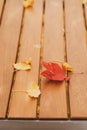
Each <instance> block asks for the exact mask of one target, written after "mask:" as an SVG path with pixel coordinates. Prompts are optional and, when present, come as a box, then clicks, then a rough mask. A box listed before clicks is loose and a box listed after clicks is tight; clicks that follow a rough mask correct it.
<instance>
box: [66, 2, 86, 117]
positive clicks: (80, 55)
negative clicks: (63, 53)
mask: <svg viewBox="0 0 87 130" xmlns="http://www.w3.org/2000/svg"><path fill="white" fill-rule="evenodd" d="M65 18H66V42H67V45H66V46H67V60H68V63H69V64H71V65H72V67H73V68H74V72H79V73H80V72H83V73H84V74H72V76H71V80H70V85H69V92H70V111H71V117H72V118H87V45H86V35H85V24H84V17H83V10H82V2H81V1H80V0H65Z"/></svg>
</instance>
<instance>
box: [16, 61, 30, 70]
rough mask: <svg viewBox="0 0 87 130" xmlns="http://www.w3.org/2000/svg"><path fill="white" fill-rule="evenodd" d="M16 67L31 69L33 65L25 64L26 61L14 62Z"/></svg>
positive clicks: (18, 68) (17, 68)
mask: <svg viewBox="0 0 87 130" xmlns="http://www.w3.org/2000/svg"><path fill="white" fill-rule="evenodd" d="M14 68H15V69H16V70H30V69H31V65H29V64H25V63H23V62H21V63H16V64H14Z"/></svg>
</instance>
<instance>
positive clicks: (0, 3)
mask: <svg viewBox="0 0 87 130" xmlns="http://www.w3.org/2000/svg"><path fill="white" fill-rule="evenodd" d="M3 4H4V0H0V21H1V14H2V9H3Z"/></svg>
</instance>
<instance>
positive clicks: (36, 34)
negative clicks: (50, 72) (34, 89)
mask: <svg viewBox="0 0 87 130" xmlns="http://www.w3.org/2000/svg"><path fill="white" fill-rule="evenodd" d="M29 57H32V69H31V71H18V72H14V68H13V67H12V64H13V63H15V62H20V61H22V60H28V58H29ZM43 60H45V61H61V62H64V61H67V62H68V63H69V64H70V65H71V66H72V67H73V68H74V72H76V73H74V74H72V75H71V79H70V81H69V82H66V81H64V82H53V81H47V80H45V78H43V77H41V76H40V72H41V71H42V70H43V68H42V66H41V61H43ZM80 73H83V74H80ZM32 81H35V82H37V83H38V84H39V86H40V88H41V96H40V97H39V98H38V99H32V98H30V97H29V96H28V95H27V94H25V93H22V92H19V93H14V92H13V90H24V89H27V88H28V87H29V86H28V85H29V83H30V82H32ZM86 119H87V4H84V5H83V4H82V0H64V1H63V0H35V2H34V6H33V7H31V8H26V9H24V8H23V0H0V130H2V129H3V130H29V129H30V130H34V129H38V130H48V129H50V130H53V129H54V130H58V129H59V130H74V129H76V130H86V129H87V120H86Z"/></svg>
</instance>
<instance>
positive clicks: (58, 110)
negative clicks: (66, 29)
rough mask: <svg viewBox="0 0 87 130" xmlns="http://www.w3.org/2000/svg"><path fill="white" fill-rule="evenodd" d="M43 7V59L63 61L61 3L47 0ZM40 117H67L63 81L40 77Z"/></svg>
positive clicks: (55, 0) (56, 0) (57, 0)
mask: <svg viewBox="0 0 87 130" xmlns="http://www.w3.org/2000/svg"><path fill="white" fill-rule="evenodd" d="M45 2H46V8H45V32H44V37H45V39H44V52H43V60H45V61H64V39H63V8H62V6H63V3H62V1H60V0H47V1H45ZM41 92H42V95H41V100H40V118H67V104H66V88H65V82H62V83H61V82H60V83H59V82H52V81H47V80H46V79H45V78H42V79H41Z"/></svg>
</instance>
